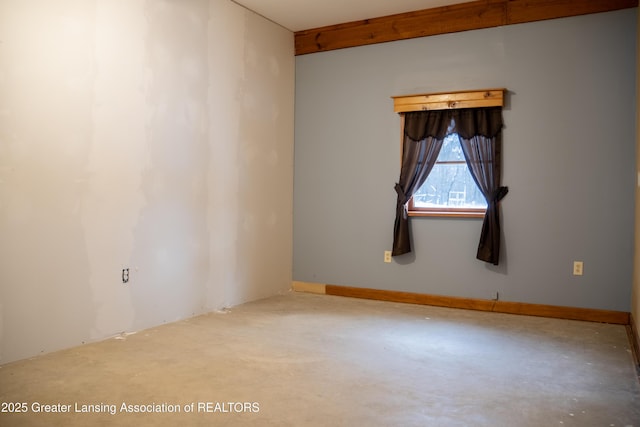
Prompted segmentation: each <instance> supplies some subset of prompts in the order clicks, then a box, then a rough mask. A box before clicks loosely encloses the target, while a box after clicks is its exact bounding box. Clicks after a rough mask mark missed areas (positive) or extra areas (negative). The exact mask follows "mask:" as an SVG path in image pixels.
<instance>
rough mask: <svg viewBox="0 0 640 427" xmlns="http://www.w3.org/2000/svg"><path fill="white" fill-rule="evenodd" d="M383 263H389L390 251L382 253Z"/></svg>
mask: <svg viewBox="0 0 640 427" xmlns="http://www.w3.org/2000/svg"><path fill="white" fill-rule="evenodd" d="M384 262H391V251H384Z"/></svg>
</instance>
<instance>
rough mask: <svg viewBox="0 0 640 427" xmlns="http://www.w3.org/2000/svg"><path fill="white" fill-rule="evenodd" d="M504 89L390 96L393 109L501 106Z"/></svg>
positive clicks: (420, 109)
mask: <svg viewBox="0 0 640 427" xmlns="http://www.w3.org/2000/svg"><path fill="white" fill-rule="evenodd" d="M505 91H506V89H482V90H474V91H460V92H446V93H445V92H442V93H428V94H418V95H402V96H392V98H393V111H395V112H396V113H406V112H409V111H425V110H451V109H457V108H481V107H502V106H503V105H504V92H505Z"/></svg>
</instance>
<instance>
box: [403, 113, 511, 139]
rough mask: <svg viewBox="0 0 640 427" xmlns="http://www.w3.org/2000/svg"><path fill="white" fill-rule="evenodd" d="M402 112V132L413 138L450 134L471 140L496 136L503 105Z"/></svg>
mask: <svg viewBox="0 0 640 427" xmlns="http://www.w3.org/2000/svg"><path fill="white" fill-rule="evenodd" d="M404 114H405V124H404V134H405V135H406V136H407V137H409V138H411V139H412V140H414V141H422V140H423V139H425V138H427V137H432V138H436V139H443V138H444V137H445V136H446V135H448V134H450V133H457V134H458V135H460V136H461V137H462V138H465V139H470V138H471V137H473V136H476V135H480V136H484V137H485V138H495V137H496V136H497V135H498V133H500V131H501V130H502V127H503V122H502V107H487V108H462V109H456V110H427V111H410V112H407V113H404Z"/></svg>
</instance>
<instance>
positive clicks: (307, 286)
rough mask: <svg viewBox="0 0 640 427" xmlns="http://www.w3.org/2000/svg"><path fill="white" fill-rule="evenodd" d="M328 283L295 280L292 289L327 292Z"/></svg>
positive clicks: (319, 292) (314, 292)
mask: <svg viewBox="0 0 640 427" xmlns="http://www.w3.org/2000/svg"><path fill="white" fill-rule="evenodd" d="M325 288H326V285H324V284H322V283H312V282H293V283H292V285H291V289H293V290H294V291H297V292H308V293H311V294H325V293H326V290H325Z"/></svg>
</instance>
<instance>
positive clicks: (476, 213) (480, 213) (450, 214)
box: [408, 209, 486, 218]
mask: <svg viewBox="0 0 640 427" xmlns="http://www.w3.org/2000/svg"><path fill="white" fill-rule="evenodd" d="M485 212H486V211H485V210H484V209H482V210H455V211H452V210H447V209H442V210H436V209H429V210H426V209H425V210H419V211H416V210H409V212H408V213H409V216H435V217H446V218H484V215H485Z"/></svg>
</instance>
